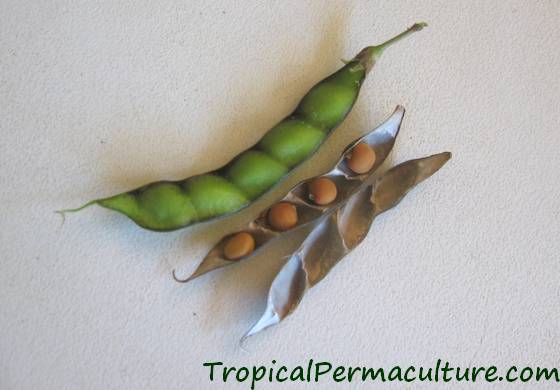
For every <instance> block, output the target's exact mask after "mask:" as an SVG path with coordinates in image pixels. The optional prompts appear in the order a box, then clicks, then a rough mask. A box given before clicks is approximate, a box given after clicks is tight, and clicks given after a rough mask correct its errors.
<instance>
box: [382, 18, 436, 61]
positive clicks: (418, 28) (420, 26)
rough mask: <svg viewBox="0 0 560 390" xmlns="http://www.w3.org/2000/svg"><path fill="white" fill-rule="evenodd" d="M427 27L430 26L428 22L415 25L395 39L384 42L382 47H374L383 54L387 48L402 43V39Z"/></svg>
mask: <svg viewBox="0 0 560 390" xmlns="http://www.w3.org/2000/svg"><path fill="white" fill-rule="evenodd" d="M426 26H428V23H426V22H419V23H415V24H413V25H412V27H410V28H409V29H407V30H405V31H403V32H402V33H400V34H398V35H396V36H394V37H393V38H391V39H389V40H387V41H385V42H383V43H382V44H381V45H377V46H374V47H375V50H376V51H379V52H380V53H379V54H381V52H383V50H385V49H386V48H388V47H389V46H391V45H392V44H393V43H396V42H398V41H400V40H401V39H403V38H406V37H407V36H409V35H410V34H412V33H414V32H416V31H420V30H422V29H423V28H424V27H426Z"/></svg>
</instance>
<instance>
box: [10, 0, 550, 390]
mask: <svg viewBox="0 0 560 390" xmlns="http://www.w3.org/2000/svg"><path fill="white" fill-rule="evenodd" d="M241 4H242V5H241ZM420 20H426V21H427V22H428V23H429V24H430V27H429V28H428V29H426V30H425V31H423V32H421V33H419V34H417V35H415V36H414V37H413V38H410V39H409V40H407V41H406V42H402V43H401V44H400V45H399V46H398V47H395V48H392V49H391V50H388V51H387V52H386V53H385V55H384V58H383V59H382V61H381V62H380V63H379V64H378V67H377V68H376V69H375V70H374V72H373V73H372V75H371V77H370V78H369V79H368V80H367V82H366V84H365V85H364V88H363V90H362V91H363V92H362V94H361V97H360V99H359V101H358V103H357V105H356V108H355V110H354V111H353V112H352V114H351V116H350V117H349V118H348V119H347V121H346V122H345V123H344V125H343V126H342V127H341V128H340V129H339V130H338V131H337V132H336V134H335V135H334V136H333V137H331V138H330V139H329V141H328V142H327V144H326V145H325V146H324V147H323V148H322V149H321V152H320V153H319V154H318V155H317V156H316V157H315V158H313V159H312V160H310V161H309V162H308V163H306V164H305V165H304V166H303V167H302V168H301V169H299V170H298V171H297V173H296V174H295V175H293V176H291V177H290V178H289V180H287V181H286V182H284V183H283V185H282V186H280V187H279V188H277V189H276V191H274V192H273V193H271V194H270V195H269V196H267V197H266V198H265V199H264V200H263V201H261V202H260V203H259V204H258V205H257V206H256V207H253V208H251V209H249V210H246V211H245V212H243V213H242V214H240V215H239V216H238V217H236V218H235V219H232V220H229V221H228V223H222V222H220V223H216V224H206V225H201V226H197V227H195V228H192V229H188V230H182V231H178V232H174V233H169V234H158V233H152V232H147V231H143V230H141V229H139V228H137V227H136V226H135V225H134V224H132V223H131V222H130V221H128V220H127V219H125V218H124V217H121V216H119V215H115V214H113V213H110V212H109V211H107V210H104V209H101V208H91V209H88V210H87V211H84V212H82V213H80V214H76V215H72V216H70V217H69V218H67V221H66V223H65V225H64V226H61V220H60V218H59V217H58V216H57V215H55V214H53V213H52V211H53V210H55V209H58V208H62V207H67V206H77V205H79V204H80V203H82V202H84V201H85V200H88V199H90V198H92V197H99V196H107V195H110V194H113V193H116V192H119V191H122V190H127V189H130V188H133V187H136V186H139V185H141V184H144V183H146V182H149V181H153V180H156V179H161V178H181V177H184V176H188V175H191V174H195V173H200V172H203V171H206V170H209V169H212V168H215V167H217V166H219V165H221V164H223V163H224V162H226V161H227V160H229V159H230V158H231V157H232V156H234V155H235V154H237V153H238V152H240V151H241V150H243V149H244V148H246V147H247V146H249V145H251V144H252V143H254V142H255V141H256V140H257V139H258V138H259V137H260V136H261V135H262V134H263V133H264V132H265V131H266V130H267V129H268V128H270V127H271V126H272V125H273V124H275V122H277V121H278V120H279V119H281V118H282V117H283V116H284V115H285V114H287V113H289V112H290V111H291V110H292V109H293V107H294V106H295V104H296V103H297V101H298V100H299V98H300V97H301V96H303V94H304V93H305V91H306V90H307V89H308V88H310V87H311V86H312V85H313V84H314V83H316V82H317V81H318V80H320V79H321V78H322V77H324V76H326V75H327V74H329V73H330V72H332V71H333V70H335V69H336V68H337V67H339V66H340V61H339V59H340V58H349V57H351V56H352V55H353V54H355V53H356V52H357V51H358V50H359V49H361V48H362V47H363V46H366V45H369V44H375V43H379V42H381V41H382V40H384V39H386V38H388V37H390V36H392V35H393V34H395V33H397V32H399V31H401V30H402V29H403V28H406V27H408V26H409V25H410V24H411V23H413V22H415V21H420ZM559 27H560V2H558V1H554V0H551V1H530V2H528V1H437V0H430V1H422V2H411V1H329V2H325V1H246V2H239V1H225V0H224V1H215V2H206V1H182V2H180V1H171V0H163V1H118V2H115V1H102V0H96V1H81V0H80V1H22V0H2V1H1V2H0V45H1V46H0V49H1V50H0V52H1V57H0V131H1V133H0V134H1V136H0V137H1V138H0V147H1V149H0V156H1V157H0V174H1V182H0V184H1V185H0V203H1V207H0V224H1V225H0V228H1V229H0V234H1V236H0V240H1V241H0V243H1V252H2V254H1V261H0V269H1V272H0V388H2V389H76V388H81V389H90V388H91V389H139V388H152V389H155V388H161V389H163V388H165V389H179V388H182V389H195V388H196V389H198V388H200V389H202V388H214V389H216V388H223V385H221V384H216V383H214V385H213V386H211V385H210V383H209V382H208V371H207V370H206V369H205V368H203V367H202V362H204V361H208V360H222V361H224V362H225V363H226V364H228V365H238V366H239V365H251V364H270V361H271V360H272V359H276V360H277V361H278V362H279V363H278V364H280V363H281V364H287V365H291V366H295V365H298V364H306V362H307V359H309V358H314V359H316V360H330V361H332V362H333V363H334V364H342V365H369V366H374V367H377V366H391V365H394V364H402V365H409V364H416V365H426V366H429V365H432V364H434V362H435V360H436V359H437V358H442V359H446V360H449V361H450V362H452V363H453V364H455V365H463V366H466V365H483V364H485V365H491V364H495V365H498V366H501V367H507V366H509V365H510V364H517V365H533V366H536V365H541V366H546V365H549V366H552V365H556V366H558V364H559V362H560V345H559V340H560V326H559V324H560V314H559V313H560V283H559V275H560V262H559V253H560V241H559V237H560V222H559V209H560V207H559V201H558V199H559V197H560V158H559V149H560V109H559V107H560V94H559V90H560V28H559ZM399 103H400V104H403V105H404V106H405V107H406V108H407V109H408V112H407V116H406V119H405V123H404V125H403V128H402V131H401V135H400V138H399V140H398V142H397V144H396V146H395V149H394V152H393V155H392V163H397V162H401V161H404V160H407V159H410V158H416V157H420V156H424V155H427V154H431V153H435V152H440V151H444V150H450V151H452V152H453V153H454V157H453V159H452V161H451V162H450V163H449V164H448V165H447V166H446V167H445V168H444V169H443V170H442V171H441V172H440V173H438V174H437V175H436V176H434V177H433V178H432V179H431V180H430V181H427V182H426V183H424V184H423V185H421V186H420V187H419V188H418V189H417V190H415V191H414V192H413V193H411V194H410V196H409V197H407V198H406V200H405V201H404V202H403V203H402V204H401V205H400V206H399V207H398V208H397V209H395V210H393V211H391V212H389V213H387V214H385V215H384V216H383V217H381V218H379V219H378V220H377V221H376V223H375V225H374V228H373V230H372V232H370V235H369V236H368V238H367V239H366V241H365V242H364V244H363V245H362V246H361V247H359V248H358V249H357V250H356V251H355V252H353V253H352V254H351V255H350V256H348V257H347V259H346V260H345V261H344V262H342V263H341V264H340V265H339V266H338V267H337V268H336V269H335V270H334V271H333V272H332V273H331V275H330V276H329V277H328V278H327V279H326V280H324V282H323V283H322V284H321V285H319V286H318V287H317V288H316V289H314V290H312V291H311V292H310V293H309V294H308V295H307V296H306V298H305V300H304V301H303V302H302V305H301V306H300V308H299V310H298V311H297V312H296V313H295V314H294V315H293V316H292V317H291V318H289V319H288V320H287V321H286V322H284V323H283V324H282V325H281V326H279V327H277V328H276V329H273V330H270V331H267V332H265V333H263V334H262V335H260V336H257V337H255V338H253V339H251V340H250V341H249V342H247V343H246V344H245V349H246V351H244V350H242V349H240V347H239V344H238V341H239V338H240V337H241V335H242V334H243V333H244V332H245V331H246V330H247V329H248V328H249V327H250V326H251V325H252V324H253V322H254V321H256V320H257V318H258V316H259V315H260V313H261V311H262V310H263V309H264V306H265V300H266V298H265V294H266V291H267V288H268V286H269V284H270V281H271V279H272V277H273V275H274V273H275V272H276V270H277V269H278V268H279V267H280V265H281V263H282V259H281V258H279V256H277V255H276V252H279V250H280V249H282V248H284V249H285V248H286V247H288V246H289V245H291V244H293V242H292V241H290V240H286V241H283V242H280V243H278V244H277V245H275V248H274V249H273V250H271V251H269V252H267V253H266V254H264V255H261V256H259V257H258V258H256V259H254V260H253V261H250V262H247V263H243V264H240V265H239V266H236V267H232V268H229V269H227V270H224V271H223V272H216V273H215V274H213V275H210V276H208V277H205V278H203V279H200V280H198V281H196V282H194V283H192V284H188V285H179V284H176V283H174V282H173V281H172V280H171V278H170V272H171V269H172V268H174V267H178V268H179V270H180V271H181V273H184V274H186V273H188V272H189V271H191V270H193V268H194V267H195V265H196V264H197V262H198V260H199V259H200V258H201V256H203V255H204V253H205V251H206V250H207V249H208V248H209V247H210V246H211V244H212V243H214V242H215V241H216V240H217V239H218V238H219V237H220V236H221V235H222V234H224V233H226V232H229V231H231V230H233V229H234V228H235V227H238V226H240V225H241V224H242V223H243V222H245V221H247V220H248V219H250V218H251V217H252V216H254V215H255V214H256V213H257V212H258V211H259V209H260V208H262V207H263V206H264V205H265V204H267V203H269V202H271V201H272V200H273V199H275V198H276V197H278V196H280V195H281V194H282V193H283V192H284V191H285V190H286V189H287V188H289V187H290V186H291V185H293V184H294V183H296V182H297V181H299V180H300V179H302V178H304V177H307V176H310V175H313V174H317V173H319V172H321V171H323V170H324V169H325V168H327V167H328V166H329V165H330V164H332V163H333V162H334V161H335V160H336V159H337V158H338V156H339V153H340V151H341V150H342V148H343V146H344V145H345V144H346V143H348V142H349V141H350V140H352V139H353V138H355V137H356V136H357V135H358V134H360V133H362V132H363V131H366V130H369V129H371V128H373V127H374V126H375V125H376V124H378V123H380V122H381V121H382V120H383V119H384V118H385V117H386V116H387V115H388V114H390V113H391V111H392V110H393V108H394V106H395V105H397V104H399ZM471 386H472V385H471ZM519 386H520V385H511V384H510V385H507V384H505V383H502V384H500V385H494V386H493V387H497V388H502V387H503V388H518V387H519ZM279 387H280V386H270V385H268V384H266V385H264V386H259V387H257V388H279ZM310 387H311V386H310ZM315 387H317V386H315ZM354 387H355V388H371V385H367V386H358V384H355V385H354ZM385 387H387V388H391V387H394V388H402V386H401V385H395V386H390V385H386V386H385ZM433 387H437V386H433ZM460 387H461V386H457V385H453V388H460ZM467 387H468V386H467ZM552 387H553V386H552V383H549V384H548V385H547V384H544V385H541V386H540V387H539V388H552ZM228 388H230V387H228ZM231 388H242V389H247V388H249V387H248V385H247V384H246V383H245V384H240V385H233V384H232V386H231ZM282 388H284V387H282ZM286 388H293V389H301V388H303V386H302V385H301V384H293V385H290V386H286ZM321 388H346V387H344V386H335V385H334V384H333V383H330V382H327V383H326V384H324V385H322V386H321ZM414 388H432V385H430V384H426V383H423V384H419V383H417V384H414ZM449 388H450V387H449ZM468 388H472V387H468ZM477 388H478V386H477ZM526 388H534V384H530V385H527V386H526Z"/></svg>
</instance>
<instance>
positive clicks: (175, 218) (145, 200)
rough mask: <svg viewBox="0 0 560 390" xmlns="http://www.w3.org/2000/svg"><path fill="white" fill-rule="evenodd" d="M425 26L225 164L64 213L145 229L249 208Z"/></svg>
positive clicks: (324, 88) (350, 66)
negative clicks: (102, 214) (88, 211)
mask: <svg viewBox="0 0 560 390" xmlns="http://www.w3.org/2000/svg"><path fill="white" fill-rule="evenodd" d="M424 26H425V24H424V23H418V24H415V25H414V26H412V27H411V28H410V29H408V30H406V31H405V32H403V33H401V34H399V35H397V36H396V37H394V38H392V39H390V40H388V41H386V42H385V43H383V44H382V45H379V46H369V47H366V48H365V49H363V50H362V51H361V52H360V53H358V55H357V56H356V57H354V58H353V59H352V60H351V61H348V62H347V63H346V65H345V66H343V67H342V68H341V69H340V70H338V71H337V72H335V73H334V74H332V75H331V76H329V77H327V78H326V79H324V80H323V81H321V82H319V83H318V84H317V85H315V86H314V87H313V88H311V90H309V92H308V93H307V94H306V95H305V96H304V97H303V99H302V100H301V102H300V103H299V104H298V105H297V107H296V109H295V110H294V112H293V113H292V114H290V115H288V116H287V117H286V118H285V119H284V120H282V121H281V122H280V123H278V124H277V125H276V126H275V127H273V128H272V129H271V130H269V131H268V132H267V133H266V134H265V135H264V136H263V138H262V139H261V140H260V141H259V142H257V143H256V144H255V145H254V146H253V147H251V148H249V149H248V150H247V151H245V152H242V153H241V154H240V155H239V156H237V157H236V158H234V159H233V160H231V161H230V162H229V163H228V164H226V165H225V166H224V167H222V168H220V169H218V170H215V171H212V172H209V173H207V174H201V175H197V176H193V177H191V178H187V179H184V180H179V181H173V182H172V181H160V182H155V183H151V184H148V185H145V186H143V187H140V188H138V189H136V190H133V191H129V192H125V193H122V194H118V195H115V196H112V197H109V198H104V199H98V200H94V201H91V202H89V203H87V204H85V205H84V206H82V207H79V208H77V209H71V210H61V211H60V212H61V213H63V214H64V213H65V212H71V211H78V210H81V209H83V208H85V207H87V206H89V205H91V204H98V205H100V206H103V207H105V208H108V209H111V210H115V211H118V212H120V213H122V214H124V215H126V216H128V217H129V218H130V219H132V220H133V221H134V222H136V223H137V224H138V225H140V226H142V227H144V228H146V229H151V230H156V231H168V230H175V229H179V228H182V227H185V226H189V225H192V224H194V223H197V222H202V221H208V220H210V219H213V218H216V217H220V216H224V215H227V214H231V213H233V212H235V211H238V210H240V209H242V208H244V207H246V206H248V205H249V204H250V203H251V202H252V201H254V200H255V199H256V198H258V197H259V196H260V195H262V194H263V193H265V192H266V191H268V190H270V189H271V188H272V187H273V186H274V185H275V184H276V183H278V182H279V181H280V180H282V179H283V178H284V177H285V176H286V175H287V174H288V173H289V172H290V171H291V170H292V169H293V168H294V167H296V166H297V165H298V164H300V163H301V162H303V161H304V160H306V159H307V158H309V157H310V156H311V155H312V154H313V153H314V152H315V151H316V150H317V149H318V148H319V146H320V145H321V144H322V143H323V142H324V140H325V139H326V138H327V137H328V135H329V134H330V133H331V131H332V130H333V129H334V128H335V127H336V126H338V125H339V124H340V123H341V122H342V121H343V120H344V118H345V117H346V116H347V115H348V113H349V112H350V110H351V109H352V107H353V105H354V103H355V102H356V99H357V97H358V93H359V91H360V87H361V85H362V82H363V80H364V79H365V77H366V75H367V73H368V72H369V71H370V70H371V68H372V67H373V65H374V64H375V62H376V61H377V60H378V59H379V57H380V56H381V54H382V53H383V50H384V49H385V48H386V47H388V46H390V45H391V44H393V43H394V42H396V41H398V40H400V39H402V38H403V37H405V36H407V35H409V34H410V33H412V32H413V31H418V30H421V29H422V28H423V27H424Z"/></svg>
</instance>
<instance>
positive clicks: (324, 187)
mask: <svg viewBox="0 0 560 390" xmlns="http://www.w3.org/2000/svg"><path fill="white" fill-rule="evenodd" d="M308 190H309V199H311V200H312V201H313V202H314V203H316V204H318V205H320V206H323V205H326V204H329V203H332V201H334V200H335V199H336V194H337V192H338V191H337V189H336V184H334V181H332V180H331V179H329V178H328V177H319V178H317V179H314V180H312V181H311V183H309V184H308Z"/></svg>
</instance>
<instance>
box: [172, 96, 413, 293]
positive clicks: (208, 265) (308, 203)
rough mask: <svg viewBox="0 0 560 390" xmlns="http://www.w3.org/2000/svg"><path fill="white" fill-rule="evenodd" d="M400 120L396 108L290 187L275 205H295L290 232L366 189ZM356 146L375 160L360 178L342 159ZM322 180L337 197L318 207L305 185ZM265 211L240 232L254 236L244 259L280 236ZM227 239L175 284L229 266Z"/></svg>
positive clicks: (388, 150)
mask: <svg viewBox="0 0 560 390" xmlns="http://www.w3.org/2000/svg"><path fill="white" fill-rule="evenodd" d="M403 117H404V108H403V107H401V106H398V107H397V108H396V109H395V111H394V112H393V114H392V115H391V116H390V117H389V118H388V119H387V120H386V121H385V122H384V123H383V124H381V125H380V126H378V127H377V128H376V129H375V130H372V131H371V132H369V133H368V134H366V135H364V136H362V137H360V138H358V139H357V140H355V141H354V142H352V143H351V144H350V145H348V147H347V148H346V149H345V150H344V152H343V153H342V156H341V158H340V159H339V160H338V162H337V163H336V165H335V166H334V167H333V169H331V170H330V171H329V172H327V173H325V174H323V175H320V176H318V177H316V178H311V179H308V180H304V181H302V182H301V183H299V184H297V185H296V186H295V187H293V188H292V189H291V190H290V191H289V192H288V193H287V194H286V195H285V196H284V197H283V198H282V199H280V200H279V202H288V203H290V204H294V205H297V208H298V215H297V225H296V226H294V227H292V228H291V229H290V231H294V230H296V229H300V228H302V227H304V226H307V225H308V224H310V223H313V222H314V221H316V220H317V219H319V218H320V217H321V216H322V215H324V214H325V213H327V212H328V211H329V210H330V209H332V208H333V207H336V205H337V204H338V203H340V202H343V201H344V200H345V199H347V198H348V197H350V196H351V195H352V194H353V193H355V192H356V191H358V190H359V189H360V188H361V187H363V186H366V185H367V184H368V183H369V182H370V181H372V180H373V178H374V173H375V171H376V169H377V168H378V167H379V166H380V165H381V164H382V163H383V161H385V159H386V158H387V156H388V155H389V153H390V152H391V149H392V148H393V145H394V144H395V139H396V137H397V135H398V133H399V129H400V126H401V123H402V120H403ZM359 143H365V144H367V145H369V146H370V147H372V148H373V149H374V150H375V151H376V154H377V157H378V158H377V160H376V161H375V165H374V166H373V168H372V169H371V170H370V171H369V172H368V173H366V174H364V175H356V174H355V173H354V172H352V171H351V170H350V169H348V166H347V165H346V161H345V156H346V155H347V154H348V152H349V151H350V150H352V148H354V147H355V146H356V145H357V144H359ZM324 177H328V178H329V179H330V180H332V181H333V182H334V183H335V185H336V188H337V197H336V199H335V200H334V201H333V202H331V203H329V204H328V205H318V204H316V203H315V202H314V201H312V200H310V199H309V183H311V182H313V181H314V180H316V179H318V178H324ZM268 212H269V209H266V210H264V211H263V212H261V213H260V216H259V217H258V218H257V219H255V220H254V221H252V222H250V223H249V224H248V225H247V226H246V227H245V228H244V229H243V230H242V231H245V232H250V233H251V234H252V235H253V237H255V250H254V251H253V252H252V253H251V254H250V255H247V256H245V257H244V259H249V258H251V257H252V256H253V255H255V254H256V253H257V252H258V251H260V250H262V249H263V248H265V247H266V245H267V244H268V243H269V242H271V241H272V240H274V239H275V238H277V237H280V236H281V235H282V234H284V232H283V231H279V230H275V229H273V228H272V227H271V226H270V223H269V221H268V220H267V216H268ZM229 237H230V236H229V235H228V236H226V237H224V238H222V239H221V240H220V241H219V242H218V243H217V244H216V245H215V246H214V247H213V248H212V249H211V250H210V251H209V252H208V254H207V255H206V257H205V258H204V259H203V260H202V262H201V263H200V264H199V266H198V267H197V269H196V270H195V272H194V273H193V274H192V275H191V276H190V277H189V278H187V279H178V278H177V277H176V274H175V271H173V277H174V278H175V280H177V281H178V282H187V281H190V280H192V279H194V278H196V277H198V276H201V275H203V274H205V273H207V272H209V271H212V270H214V269H218V268H221V267H225V266H228V265H231V264H233V262H232V261H230V259H228V258H227V257H225V256H224V245H225V244H226V242H227V240H228V238H229Z"/></svg>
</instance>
